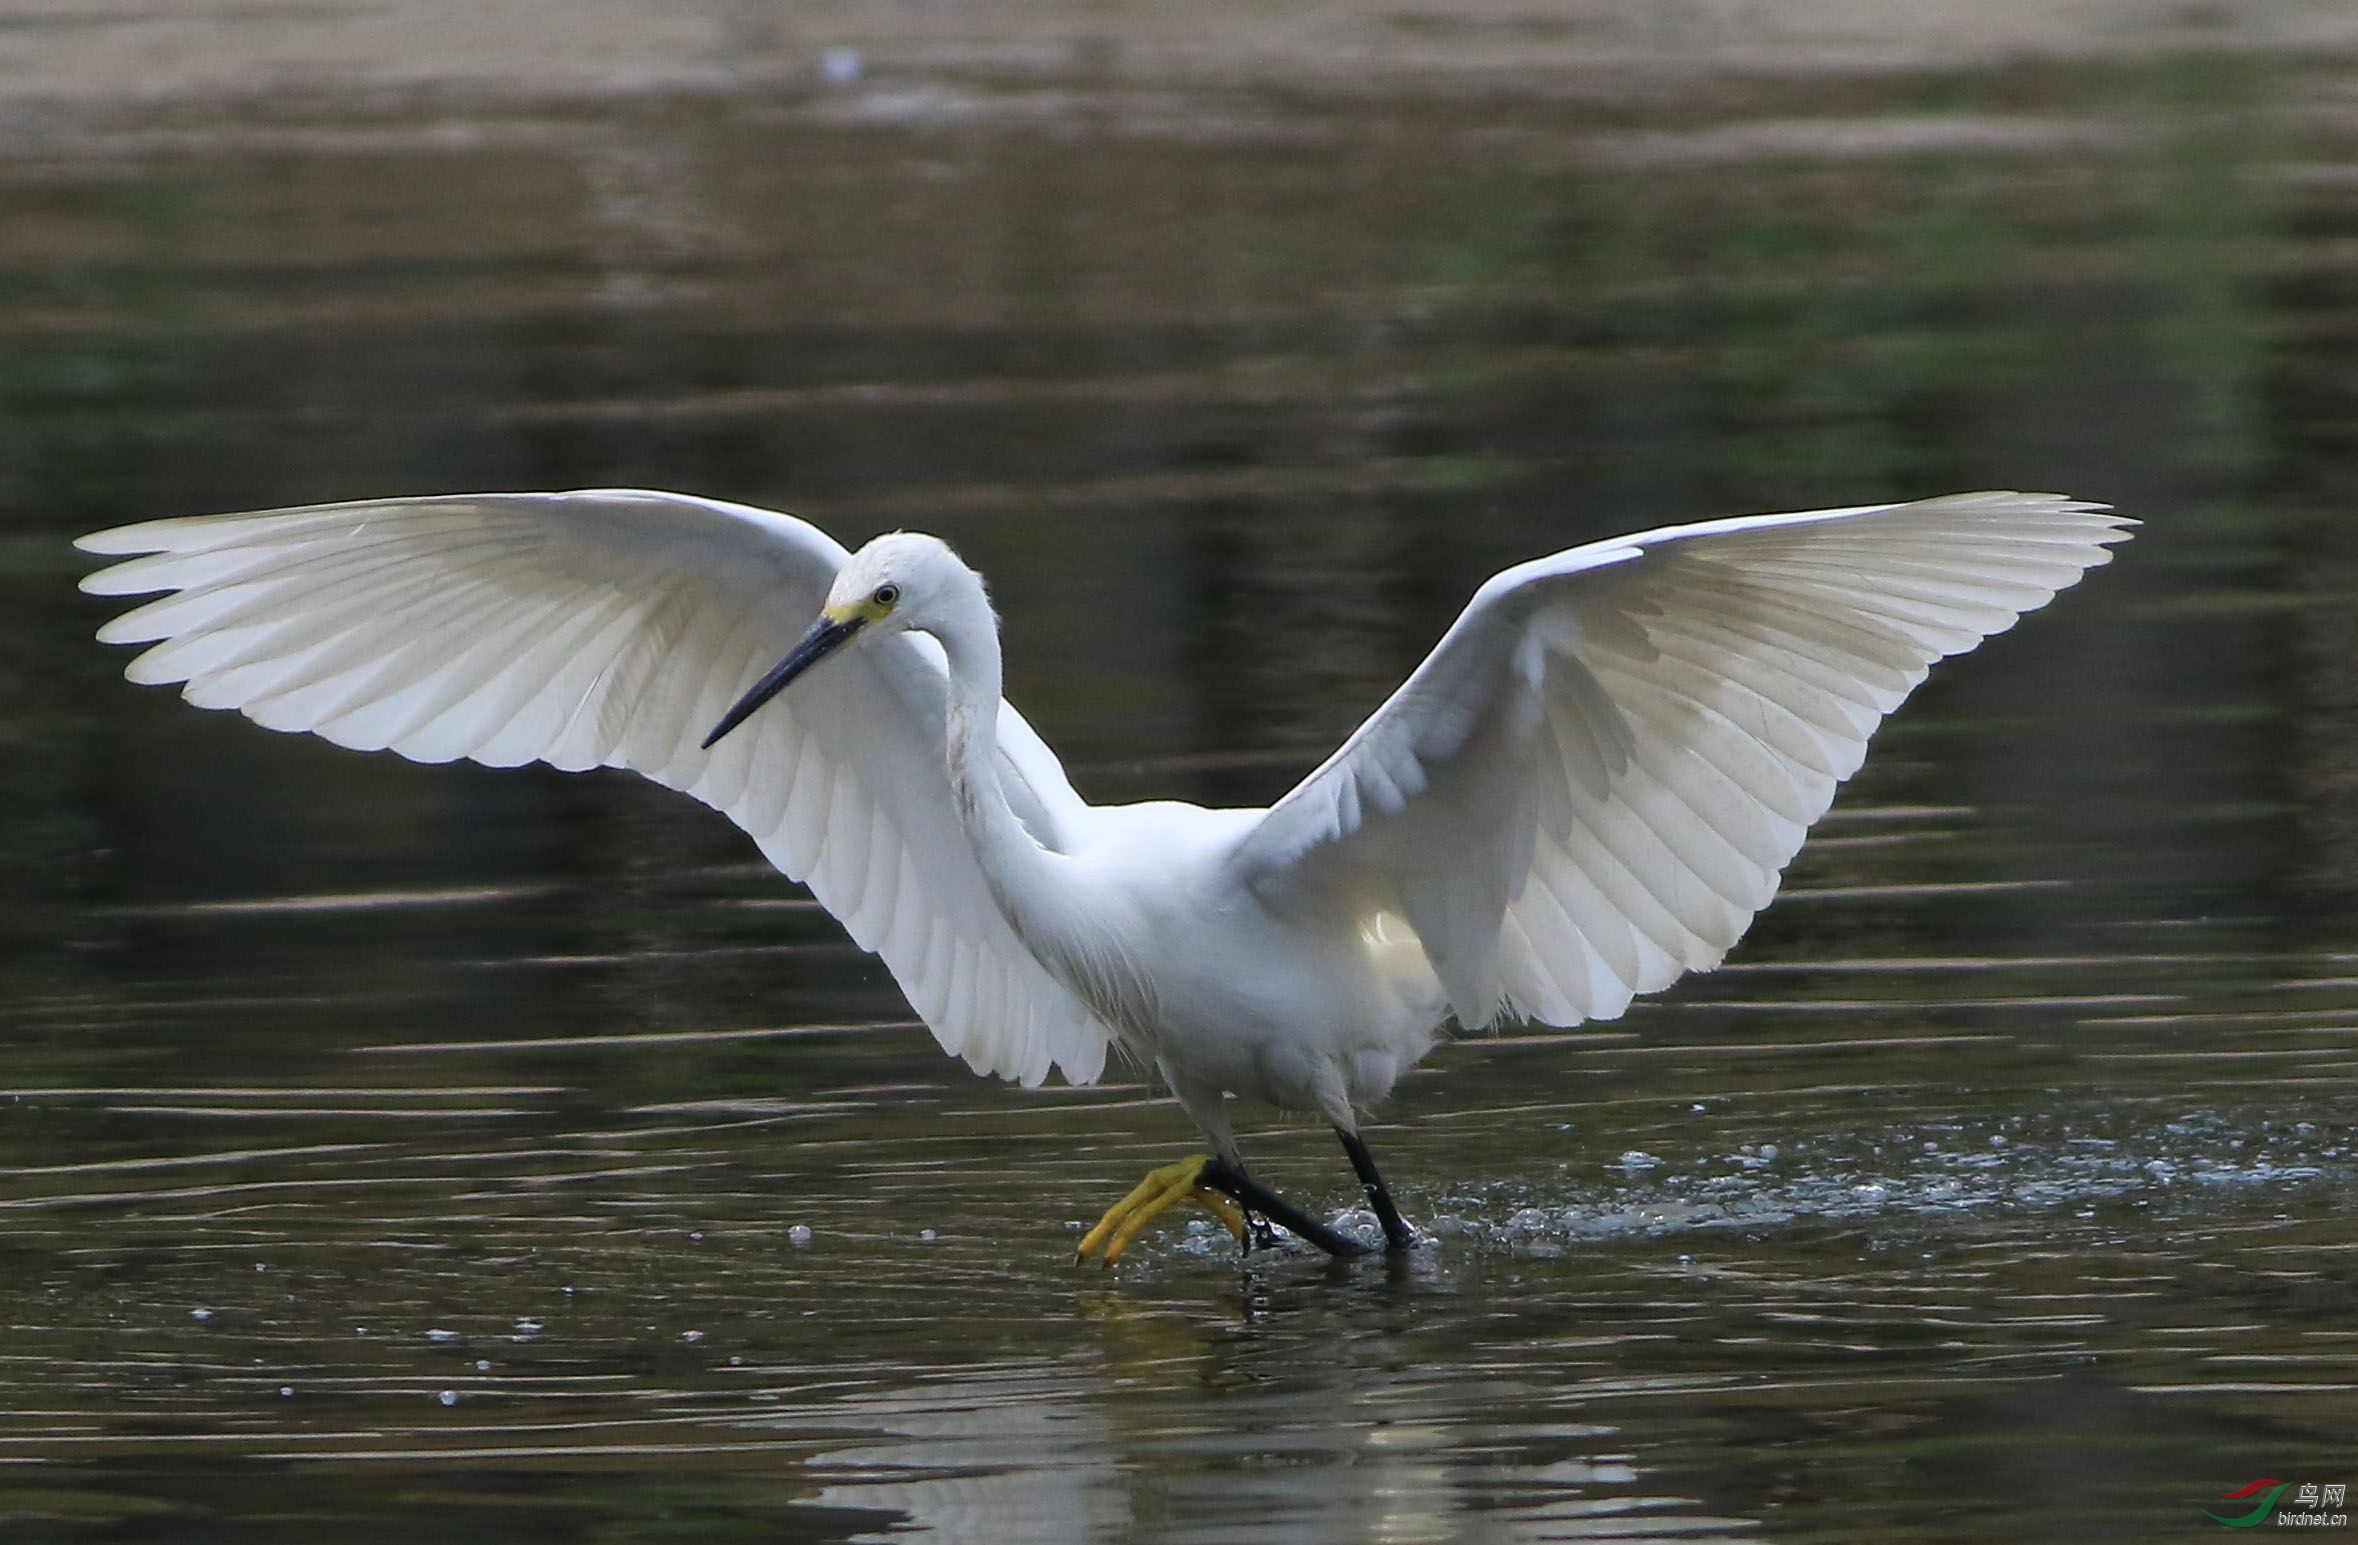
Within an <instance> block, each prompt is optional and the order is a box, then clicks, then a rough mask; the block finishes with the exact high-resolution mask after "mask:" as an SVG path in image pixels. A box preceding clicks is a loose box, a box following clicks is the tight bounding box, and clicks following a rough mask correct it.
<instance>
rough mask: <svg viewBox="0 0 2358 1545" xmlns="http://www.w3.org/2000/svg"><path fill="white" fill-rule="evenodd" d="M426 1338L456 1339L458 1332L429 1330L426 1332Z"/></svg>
mask: <svg viewBox="0 0 2358 1545" xmlns="http://www.w3.org/2000/svg"><path fill="white" fill-rule="evenodd" d="M426 1339H427V1340H428V1341H456V1340H458V1332H457V1331H455V1330H430V1331H427V1332H426Z"/></svg>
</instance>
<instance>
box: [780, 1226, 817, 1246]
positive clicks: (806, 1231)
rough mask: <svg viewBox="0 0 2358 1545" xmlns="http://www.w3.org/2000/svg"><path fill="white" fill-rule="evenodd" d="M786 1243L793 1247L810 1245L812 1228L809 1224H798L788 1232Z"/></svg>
mask: <svg viewBox="0 0 2358 1545" xmlns="http://www.w3.org/2000/svg"><path fill="white" fill-rule="evenodd" d="M786 1242H787V1243H788V1244H791V1245H807V1244H809V1243H810V1242H811V1226H810V1225H809V1224H807V1223H797V1224H796V1225H794V1227H792V1228H790V1229H788V1230H787V1231H786Z"/></svg>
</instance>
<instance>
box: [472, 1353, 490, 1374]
mask: <svg viewBox="0 0 2358 1545" xmlns="http://www.w3.org/2000/svg"><path fill="white" fill-rule="evenodd" d="M475 1371H476V1372H477V1373H489V1372H490V1371H491V1359H490V1358H488V1357H478V1358H476V1359H475Z"/></svg>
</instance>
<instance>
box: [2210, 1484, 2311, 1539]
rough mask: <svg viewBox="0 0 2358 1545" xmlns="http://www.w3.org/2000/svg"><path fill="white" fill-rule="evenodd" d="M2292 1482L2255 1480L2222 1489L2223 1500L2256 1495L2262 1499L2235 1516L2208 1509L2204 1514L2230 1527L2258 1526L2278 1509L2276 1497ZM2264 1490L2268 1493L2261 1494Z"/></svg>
mask: <svg viewBox="0 0 2358 1545" xmlns="http://www.w3.org/2000/svg"><path fill="white" fill-rule="evenodd" d="M2291 1484H2292V1482H2290V1481H2279V1480H2257V1481H2253V1482H2252V1483H2251V1484H2250V1485H2248V1486H2238V1487H2236V1488H2235V1489H2234V1490H2233V1491H2222V1492H2220V1493H2219V1500H2220V1501H2222V1502H2241V1501H2242V1500H2243V1499H2244V1498H2246V1497H2255V1496H2257V1497H2259V1498H2260V1500H2259V1502H2258V1503H2257V1504H2256V1505H2254V1506H2253V1508H2252V1510H2251V1511H2250V1512H2248V1513H2244V1514H2241V1515H2239V1516H2237V1517H2234V1518H2222V1517H2220V1516H2219V1515H2218V1514H2217V1513H2213V1512H2210V1511H2208V1510H2207V1509H2206V1510H2205V1511H2204V1513H2203V1516H2204V1517H2205V1518H2208V1519H2210V1520H2211V1521H2212V1522H2213V1523H2221V1524H2225V1525H2226V1526H2227V1527H2228V1528H2230V1529H2251V1528H2256V1527H2258V1526H2259V1525H2261V1524H2264V1523H2266V1522H2267V1521H2268V1515H2269V1514H2270V1513H2272V1512H2274V1511H2275V1509H2276V1499H2277V1498H2278V1497H2281V1496H2283V1495H2284V1488H2285V1487H2287V1486H2290V1485H2291ZM2262 1492H2265V1493H2267V1495H2265V1496H2261V1495H2260V1494H2261V1493H2262Z"/></svg>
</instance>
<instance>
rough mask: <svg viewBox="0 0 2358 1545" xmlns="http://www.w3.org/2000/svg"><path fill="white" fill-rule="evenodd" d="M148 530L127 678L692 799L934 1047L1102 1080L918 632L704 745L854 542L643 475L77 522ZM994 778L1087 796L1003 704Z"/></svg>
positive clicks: (251, 711)
mask: <svg viewBox="0 0 2358 1545" xmlns="http://www.w3.org/2000/svg"><path fill="white" fill-rule="evenodd" d="M78 545H79V546H81V547H82V548H83V549H85V550H86V551H90V552H98V553H108V554H146V555H147V556H143V557H133V558H131V559H130V560H129V561H127V562H123V563H119V564H116V565H114V566H113V567H111V568H106V569H102V570H99V571H98V572H96V573H94V574H92V575H90V576H88V577H87V578H86V579H85V580H84V581H83V582H82V588H83V589H84V590H87V591H91V592H94V593H96V594H100V595H137V594H145V593H148V592H152V591H158V590H169V591H172V592H174V594H171V595H168V596H166V597H164V598H162V599H160V600H156V601H151V602H149V603H147V604H146V605H144V606H140V607H138V608H136V609H134V610H132V611H129V612H126V613H124V614H123V615H122V616H119V617H117V618H115V619H114V620H113V621H111V622H109V623H107V624H106V626H105V627H104V628H102V629H101V630H100V632H99V637H100V638H101V639H102V640H104V641H106V642H108V643H146V644H150V645H152V647H150V648H149V649H148V650H147V651H146V652H144V653H143V654H141V655H139V656H138V657H137V658H136V659H134V660H133V661H132V662H131V664H130V666H129V667H128V669H127V670H126V672H125V674H127V675H128V676H129V677H130V678H131V679H132V680H133V681H138V682H185V683H186V686H185V687H184V688H183V689H182V695H183V696H185V697H186V698H187V699H188V700H189V701H190V702H192V703H195V704H197V705H199V706H201V707H206V708H236V709H238V710H240V711H241V712H243V713H244V714H246V716H247V717H249V718H251V719H253V720H254V721H255V722H257V723H259V724H264V725H267V726H269V727H270V728H272V729H278V730H308V731H311V732H312V733H314V734H317V735H322V736H325V737H326V738H327V739H329V740H332V741H335V742H336V743H337V744H339V745H345V746H352V747H356V748H359V749H362V750H384V749H390V750H393V751H396V752H399V753H400V754H401V755H403V756H406V757H409V758H411V759H413V760H416V761H422V762H441V761H449V760H452V759H454V758H459V757H465V758H468V759H471V760H473V761H478V762H484V763H488V764H490V765H492V766H499V767H506V766H514V765H516V764H519V763H523V762H529V761H544V762H548V763H550V764H551V765H553V766H556V767H560V768H564V769H566V770H568V771H572V770H577V769H581V768H587V767H596V766H609V767H627V768H630V769H632V770H634V771H637V772H640V773H644V774H645V775H646V776H647V777H649V778H652V779H653V780H655V781H656V782H658V783H661V784H664V785H666V786H668V787H671V788H675V789H679V790H681V791H682V792H684V793H687V794H690V795H693V796H694V797H695V798H697V799H699V800H702V801H703V802H704V803H706V804H708V805H711V806H712V807H713V808H715V809H717V810H719V811H721V812H722V813H724V814H725V815H727V816H728V817H729V818H730V819H731V820H733V821H735V822H736V823H737V824H738V825H739V826H741V827H743V828H744V829H745V830H746V831H747V832H749V833H750V834H752V836H753V838H754V840H755V841H756V842H757V843H759V844H760V846H761V850H762V852H763V854H764V855H765V856H767V857H768V859H769V860H770V862H772V863H773V864H775V865H777V867H778V868H780V869H781V870H783V871H785V872H786V873H787V874H788V875H790V876H792V877H794V878H796V879H798V880H803V881H805V882H807V883H808V884H809V886H810V888H811V890H812V892H813V894H815V895H816V896H817V897H818V899H819V900H820V902H821V903H822V904H823V905H825V906H826V908H827V909H828V910H829V911H830V912H832V913H834V914H835V915H836V917H838V918H839V919H841V920H842V922H843V924H844V926H845V928H846V929H847V930H849V932H850V933H851V936H852V938H853V939H854V940H855V941H856V942H857V943H858V944H859V945H860V946H861V947H862V948H863V949H869V950H873V951H875V952H877V953H878V954H880V955H882V956H883V957H884V961H885V964H886V965H887V966H888V967H889V968H890V969H891V971H892V974H893V977H894V979H895V980H896V981H898V982H899V983H900V986H901V989H902V991H903V992H905V993H906V994H907V995H908V998H909V1001H910V1003H911V1004H912V1005H914V1006H915V1008H916V1010H917V1012H918V1013H919V1014H920V1015H922V1016H923V1017H924V1020H925V1022H926V1024H927V1025H928V1026H930V1027H931V1028H932V1030H933V1033H934V1037H935V1039H936V1040H938V1041H940V1042H941V1044H942V1047H943V1049H944V1050H946V1051H948V1052H950V1053H952V1054H953V1055H956V1056H959V1057H963V1058H964V1059H965V1060H966V1061H967V1062H968V1063H970V1064H972V1065H973V1066H974V1067H975V1068H976V1069H977V1070H979V1071H982V1072H986V1073H995V1074H999V1075H1001V1076H1003V1077H1007V1078H1013V1079H1019V1080H1021V1081H1022V1082H1024V1083H1026V1084H1036V1083H1038V1082H1040V1081H1041V1080H1042V1079H1043V1078H1045V1077H1046V1076H1047V1073H1048V1070H1049V1067H1050V1065H1051V1064H1054V1065H1055V1066H1056V1067H1059V1068H1061V1069H1062V1070H1063V1072H1064V1075H1065V1076H1066V1077H1067V1078H1068V1079H1070V1080H1072V1081H1073V1082H1076V1083H1086V1082H1089V1081H1091V1080H1093V1079H1095V1078H1096V1077H1097V1076H1098V1074H1099V1073H1100V1072H1101V1071H1102V1069H1103V1067H1104V1063H1105V1048H1106V1044H1107V1041H1108V1039H1109V1037H1108V1033H1107V1031H1106V1029H1105V1027H1104V1026H1103V1025H1102V1024H1100V1023H1099V1022H1098V1021H1097V1020H1096V1019H1095V1018H1094V1017H1093V1016H1092V1015H1091V1014H1090V1013H1089V1012H1088V1011H1087V1010H1086V1009H1085V1008H1084V1007H1083V1006H1082V1005H1081V1004H1080V1003H1079V1001H1078V1000H1076V999H1075V998H1074V997H1073V996H1072V995H1071V994H1070V993H1069V992H1067V991H1066V990H1065V989H1064V988H1063V987H1062V986H1060V985H1059V984H1058V983H1056V982H1055V981H1054V980H1052V979H1051V978H1050V977H1049V975H1048V974H1047V972H1046V971H1045V970H1043V969H1042V968H1041V967H1040V965H1039V964H1038V963H1037V962H1036V961H1035V960H1034V959H1033V957H1032V955H1031V953H1030V952H1029V951H1028V950H1027V949H1025V948H1024V947H1023V945H1022V944H1021V943H1019V942H1018V941H1017V939H1016V937H1015V935H1014V933H1013V931H1012V930H1011V929H1009V927H1008V926H1007V923H1006V921H1005V920H1004V918H1003V917H1002V916H1001V915H1000V912H999V910H998V907H997V906H996V904H995V903H994V902H993V901H992V900H991V897H990V893H989V891H988V890H987V889H986V887H985V885H984V881H983V877H982V873H981V870H980V868H979V867H978V866H977V864H976V862H975V860H974V858H973V848H972V845H971V844H970V843H969V842H968V841H967V839H966V836H965V833H964V832H963V831H962V830H961V829H960V827H959V825H958V820H957V815H956V808H957V807H956V803H955V801H954V800H953V798H952V797H951V791H950V782H949V775H948V771H947V765H946V763H945V760H944V756H943V750H942V747H943V737H944V730H943V714H944V702H945V699H946V688H945V682H946V677H945V673H944V669H943V665H942V656H941V650H940V647H939V646H938V645H936V644H934V643H933V642H932V641H931V640H930V639H924V638H922V637H920V636H918V635H912V634H902V635H898V636H894V637H887V638H880V639H875V640H870V641H868V642H867V643H865V644H863V645H862V647H860V648H858V649H852V650H845V651H843V653H842V654H841V656H839V657H838V658H837V659H836V660H832V661H830V662H829V663H828V667H827V669H825V670H823V671H814V672H812V673H811V674H810V675H809V676H807V677H805V678H804V679H803V680H802V681H800V682H798V683H796V686H795V689H794V691H793V692H792V693H791V694H788V695H787V696H786V697H783V698H780V699H779V700H777V701H774V702H772V703H770V704H769V705H768V706H766V707H765V708H763V709H762V710H761V712H760V713H758V714H756V715H755V716H754V717H753V718H752V719H751V720H749V721H748V722H747V723H746V725H745V726H744V728H742V729H741V730H739V731H738V732H737V733H736V734H734V735H732V736H730V737H729V738H728V739H726V740H723V741H722V742H721V743H720V744H719V745H718V746H716V747H714V748H713V749H712V750H711V751H709V752H708V751H704V750H701V749H699V748H698V745H697V742H698V741H699V740H700V739H701V738H702V737H703V735H704V732H705V731H707V730H709V729H710V728H711V727H712V725H713V723H714V722H715V721H716V720H718V719H719V718H720V716H721V714H722V712H723V711H724V710H726V709H727V708H728V706H729V705H730V703H732V702H733V701H735V699H736V697H737V695H738V694H739V693H740V692H742V691H743V690H744V689H745V688H746V687H747V686H749V685H750V684H752V682H753V681H754V680H755V679H756V678H758V677H759V676H760V675H761V673H762V672H763V671H764V670H766V669H768V668H769V667H770V666H771V665H774V664H775V663H777V661H778V659H779V658H780V657H781V656H783V655H784V654H785V652H786V651H787V649H789V648H790V647H791V646H792V645H793V643H794V641H795V639H796V638H797V637H798V635H799V634H800V633H801V631H802V628H803V626H804V625H805V624H807V623H808V622H809V621H810V619H811V618H812V617H813V616H815V615H816V614H817V612H818V609H819V607H820V606H821V604H823V602H824V600H825V598H826V593H827V589H828V586H829V585H830V584H831V583H832V581H833V579H834V576H835V572H836V570H837V569H838V568H839V567H840V566H841V565H842V563H843V561H844V559H845V557H846V554H845V552H844V550H843V548H842V547H841V546H839V545H838V544H837V543H835V542H834V541H833V540H832V539H830V538H829V537H827V536H826V535H825V534H823V533H821V532H820V531H818V530H816V529H815V528H813V527H811V526H809V525H806V524H805V523H803V522H802V521H799V520H795V519H793V518H792V517H791V516H786V515H779V514H775V513H772V512H770V511H767V510H758V509H752V508H749V507H747V506H743V505H732V504H725V503H721V502H719V501H715V500H705V499H692V498H687V497H683V496H681V495H676V494H661V493H649V492H640V491H635V490H595V491H588V492H581V493H566V494H482V495H464V496H457V497H451V498H429V499H390V500H380V501H370V502H365V503H356V504H337V505H317V506H311V507H307V508H301V509H288V510H267V511H261V512H257V513H253V514H243V515H219V516H200V517H195V518H191V519H183V520H161V521H151V522H148V523H146V524H143V525H136V526H125V527H121V528H119V529H116V530H113V531H102V532H99V533H96V534H95V535H92V536H87V537H84V538H82V539H81V541H80V542H79V544H78ZM999 731H1000V744H1001V747H1002V753H1003V755H1004V757H1005V758H1006V763H1005V767H1004V769H1003V770H1004V771H1005V773H1006V774H1007V776H1006V777H1005V778H1004V779H1003V780H1002V781H1003V782H1004V783H1005V785H1006V787H1007V790H1008V796H1009V801H1010V803H1011V804H1012V805H1014V807H1015V810H1016V813H1017V815H1018V817H1019V818H1020V819H1021V820H1022V821H1023V822H1024V824H1025V825H1026V826H1027V827H1029V828H1030V829H1031V831H1032V833H1033V835H1034V836H1035V837H1037V838H1038V839H1039V840H1040V841H1041V843H1042V844H1043V845H1044V846H1047V847H1051V848H1058V847H1061V846H1063V845H1064V840H1065V837H1066V835H1067V834H1068V833H1069V831H1070V829H1071V827H1072V824H1073V822H1074V820H1075V818H1076V817H1077V816H1078V815H1079V814H1080V813H1081V811H1082V810H1083V807H1082V805H1081V803H1080V800H1079V799H1078V797H1077V796H1076V795H1075V794H1074V793H1073V791H1072V787H1071V785H1070V784H1069V783H1067V782H1066V780H1065V776H1064V771H1063V769H1062V768H1061V767H1060V766H1059V765H1058V763H1057V760H1056V757H1055V755H1054V754H1053V753H1052V752H1050V751H1049V750H1048V748H1047V747H1046V746H1045V745H1044V744H1042V743H1041V741H1040V738H1039V737H1038V736H1037V735H1036V734H1034V733H1033V732H1032V729H1031V726H1030V725H1028V724H1026V723H1025V722H1024V720H1023V717H1022V715H1020V714H1018V713H1017V712H1016V711H1015V710H1014V709H1013V708H1011V707H1003V708H1002V710H1001V713H1000V724H999Z"/></svg>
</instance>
